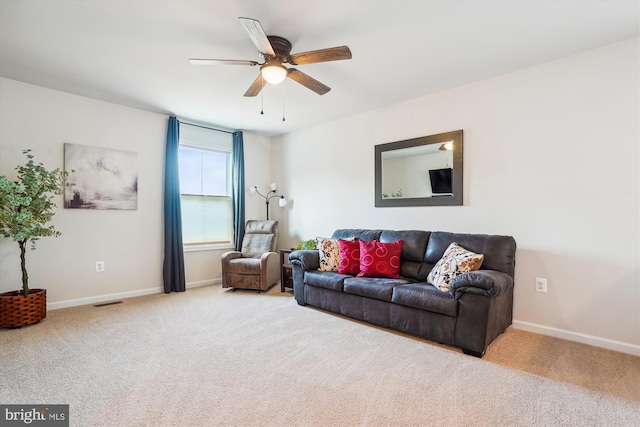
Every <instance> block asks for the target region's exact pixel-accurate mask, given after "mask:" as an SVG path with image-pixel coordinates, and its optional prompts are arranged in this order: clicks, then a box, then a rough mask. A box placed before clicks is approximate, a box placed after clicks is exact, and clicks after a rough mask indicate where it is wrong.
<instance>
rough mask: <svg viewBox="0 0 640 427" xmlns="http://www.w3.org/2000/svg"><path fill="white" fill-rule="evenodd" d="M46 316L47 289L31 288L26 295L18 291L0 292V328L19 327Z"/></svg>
mask: <svg viewBox="0 0 640 427" xmlns="http://www.w3.org/2000/svg"><path fill="white" fill-rule="evenodd" d="M45 317H47V290H46V289H31V290H30V291H29V295H27V296H26V297H25V296H24V295H22V292H20V291H10V292H4V293H1V294H0V328H19V327H21V326H25V325H32V324H34V323H38V322H39V321H41V320H42V319H44V318H45Z"/></svg>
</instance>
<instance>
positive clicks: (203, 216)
mask: <svg viewBox="0 0 640 427" xmlns="http://www.w3.org/2000/svg"><path fill="white" fill-rule="evenodd" d="M231 150H232V136H231V135H229V134H226V133H222V132H218V131H214V130H210V129H204V128H200V127H194V126H189V125H185V124H184V123H183V126H181V127H180V147H179V149H178V164H179V168H180V194H181V196H180V200H181V204H182V240H183V243H184V245H185V246H186V245H204V244H232V243H233V208H232V201H231Z"/></svg>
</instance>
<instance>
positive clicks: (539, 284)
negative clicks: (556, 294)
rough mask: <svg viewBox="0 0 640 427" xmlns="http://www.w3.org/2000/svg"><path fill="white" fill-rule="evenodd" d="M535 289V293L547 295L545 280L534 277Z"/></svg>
mask: <svg viewBox="0 0 640 427" xmlns="http://www.w3.org/2000/svg"><path fill="white" fill-rule="evenodd" d="M535 289H536V292H544V293H547V279H544V278H541V277H536V281H535Z"/></svg>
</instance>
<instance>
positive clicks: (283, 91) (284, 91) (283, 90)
mask: <svg viewBox="0 0 640 427" xmlns="http://www.w3.org/2000/svg"><path fill="white" fill-rule="evenodd" d="M285 83H286V82H285ZM285 86H287V85H286V84H283V85H282V121H283V122H284V121H285V119H284V103H285V98H286V94H287V91H286V90H285Z"/></svg>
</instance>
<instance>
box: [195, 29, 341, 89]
mask: <svg viewBox="0 0 640 427" xmlns="http://www.w3.org/2000/svg"><path fill="white" fill-rule="evenodd" d="M238 19H239V20H240V23H241V24H242V26H243V27H244V29H245V30H246V31H247V33H248V34H249V37H250V38H251V41H252V42H253V44H254V45H255V46H256V47H257V48H258V52H259V53H260V56H261V58H262V59H263V60H264V62H263V63H259V62H256V61H248V60H228V59H189V62H190V63H191V64H195V65H220V64H222V65H250V66H256V65H259V66H260V74H259V75H258V78H256V80H255V81H254V82H253V83H252V84H251V86H250V87H249V89H248V90H247V92H246V93H245V94H244V96H256V95H257V94H259V93H260V91H261V90H262V88H263V87H264V85H265V83H271V84H278V83H281V82H282V81H284V80H285V79H286V78H287V77H289V78H290V79H291V80H294V81H296V82H298V83H300V84H301V85H302V86H304V87H306V88H308V89H311V90H312V91H314V92H315V93H317V94H318V95H324V94H325V93H327V92H329V91H330V90H331V88H330V87H329V86H326V85H324V84H322V83H320V82H319V81H317V80H316V79H314V78H312V77H310V76H309V75H307V74H305V73H303V72H302V71H299V70H297V69H295V68H287V67H285V66H284V65H283V64H291V65H303V64H313V63H317V62H328V61H340V60H343V59H351V50H349V48H348V47H347V46H339V47H332V48H328V49H320V50H313V51H309V52H302V53H295V54H293V55H292V54H291V42H289V40H287V39H285V38H283V37H279V36H267V34H266V33H265V32H264V30H263V29H262V25H261V24H260V22H259V21H257V20H255V19H251V18H238Z"/></svg>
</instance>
